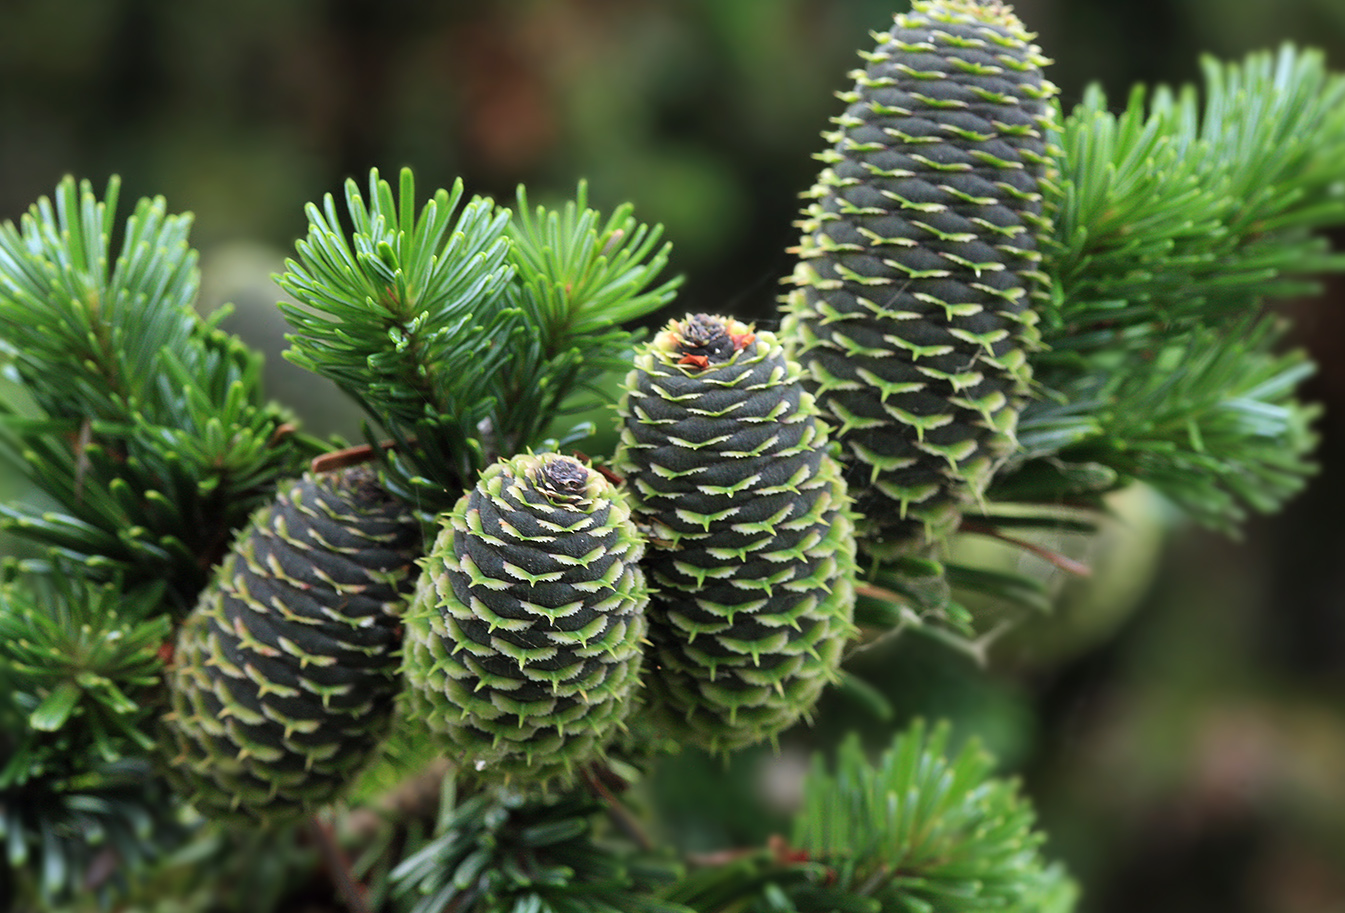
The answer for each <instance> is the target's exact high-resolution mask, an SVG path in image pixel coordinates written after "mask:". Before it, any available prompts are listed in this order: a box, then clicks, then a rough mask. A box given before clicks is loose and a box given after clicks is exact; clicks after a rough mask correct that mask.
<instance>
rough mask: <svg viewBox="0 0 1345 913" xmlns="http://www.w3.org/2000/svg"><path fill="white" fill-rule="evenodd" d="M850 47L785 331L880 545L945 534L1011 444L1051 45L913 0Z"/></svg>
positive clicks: (1036, 293) (893, 546)
mask: <svg viewBox="0 0 1345 913" xmlns="http://www.w3.org/2000/svg"><path fill="white" fill-rule="evenodd" d="M913 7H914V8H913V10H912V12H911V13H909V14H904V15H899V16H897V17H896V25H895V26H893V28H892V30H891V31H890V32H889V33H886V34H883V35H881V36H879V43H878V47H877V49H876V50H875V51H874V52H873V53H871V54H864V55H862V56H863V57H864V58H865V60H867V61H868V66H867V67H866V68H865V69H864V70H857V71H855V73H854V74H853V75H854V76H855V77H856V79H857V83H856V86H855V88H854V90H853V91H851V92H847V93H843V94H842V95H841V98H842V99H843V100H845V101H846V102H848V103H849V107H848V108H847V110H846V112H845V114H844V115H843V116H841V117H840V118H838V119H836V121H835V123H836V124H837V125H838V127H839V129H838V130H836V131H835V132H833V133H829V134H826V139H827V140H828V141H829V142H832V143H834V146H833V148H832V149H830V150H829V151H827V152H826V153H824V154H822V155H821V156H820V157H819V158H820V159H821V160H822V161H823V162H824V163H825V164H826V167H825V169H824V170H823V171H822V173H821V175H820V176H819V178H818V181H817V184H816V185H815V186H814V187H813V189H812V191H811V193H810V194H809V196H810V197H811V198H812V199H813V202H812V203H811V204H809V206H808V207H807V209H806V211H805V213H804V218H803V220H802V221H801V222H800V223H799V226H800V227H801V228H802V229H803V232H804V234H803V239H802V242H801V243H800V246H799V249H798V254H799V257H800V260H799V263H798V267H797V269H796V271H795V274H794V277H793V281H794V282H795V284H796V285H797V288H796V289H795V290H794V291H793V292H792V293H791V294H790V295H789V296H788V298H787V299H786V304H785V307H786V310H787V312H788V317H787V318H786V321H785V326H784V329H783V330H782V334H781V335H782V336H785V337H786V338H787V339H788V340H789V344H790V345H791V347H792V353H793V354H795V355H796V357H798V359H799V360H800V361H801V362H802V363H803V365H804V367H805V368H806V369H807V371H808V373H809V387H810V389H812V390H813V391H814V392H815V394H816V395H817V397H818V401H819V404H820V406H821V408H822V411H823V414H824V415H826V416H827V417H828V418H829V419H834V420H835V423H836V424H837V425H838V427H839V431H838V432H837V434H838V437H839V439H840V440H841V442H842V444H843V447H844V455H843V459H844V461H845V463H846V465H847V471H846V478H847V480H848V481H849V482H850V488H851V492H852V493H853V495H854V497H855V499H856V507H857V509H858V510H859V511H860V513H861V514H863V517H864V519H862V520H861V523H860V533H861V536H862V537H863V538H864V539H867V540H871V541H869V542H866V543H865V547H866V548H869V549H871V550H873V551H874V552H875V553H877V554H897V553H901V552H903V551H907V550H910V549H912V548H915V547H918V546H919V545H920V544H921V543H923V542H925V541H929V540H936V539H939V538H942V537H944V536H946V535H947V534H948V533H950V532H951V531H952V530H953V529H954V528H955V527H956V525H957V522H958V519H959V517H960V512H961V510H962V509H963V507H964V506H966V505H967V504H968V502H971V501H974V500H976V499H978V498H979V497H980V495H981V493H982V492H983V491H984V489H985V486H986V485H987V483H988V482H989V479H990V476H991V474H992V473H993V471H994V468H995V467H996V465H997V464H998V463H999V462H1000V461H1001V460H1002V458H1003V457H1004V456H1005V455H1006V454H1007V453H1008V452H1009V450H1010V449H1011V448H1012V446H1013V441H1014V430H1015V427H1016V424H1017V417H1018V412H1019V409H1020V408H1021V407H1022V404H1023V402H1024V400H1025V397H1026V394H1027V388H1028V382H1029V380H1030V369H1029V367H1028V364H1027V360H1026V353H1027V351H1029V350H1031V349H1032V348H1033V347H1034V346H1035V345H1036V343H1037V341H1038V335H1037V331H1036V329H1035V322H1036V319H1037V318H1036V314H1035V311H1034V310H1033V302H1034V301H1035V300H1036V299H1039V298H1041V297H1042V296H1044V295H1045V293H1046V291H1045V290H1046V277H1045V275H1044V274H1043V273H1042V272H1041V270H1040V268H1039V263H1040V259H1041V254H1040V253H1039V251H1038V249H1037V239H1038V237H1040V235H1041V234H1042V233H1043V232H1044V231H1045V229H1046V227H1047V220H1046V219H1045V218H1044V217H1043V214H1042V192H1041V187H1040V181H1041V179H1042V177H1043V173H1044V170H1045V167H1046V165H1047V161H1048V159H1047V147H1046V139H1045V134H1046V130H1047V129H1048V127H1049V126H1050V117H1051V114H1050V110H1049V107H1048V104H1047V101H1048V99H1049V98H1050V97H1051V96H1052V95H1053V94H1054V93H1055V87H1054V86H1052V85H1051V84H1050V83H1049V82H1047V81H1046V80H1045V79H1044V78H1043V76H1042V70H1041V68H1042V66H1043V65H1045V64H1046V63H1047V62H1048V61H1047V60H1046V59H1045V58H1043V57H1042V55H1041V53H1040V51H1039V50H1038V48H1037V47H1036V46H1035V45H1033V44H1031V43H1030V42H1031V39H1032V37H1033V36H1032V35H1030V34H1029V33H1027V32H1026V31H1024V29H1023V26H1022V24H1021V23H1020V22H1019V21H1018V19H1017V17H1016V16H1014V14H1013V13H1012V11H1011V10H1010V8H1009V7H1007V6H1004V5H1003V4H1001V3H999V2H998V0H982V2H978V0H915V2H914V3H913Z"/></svg>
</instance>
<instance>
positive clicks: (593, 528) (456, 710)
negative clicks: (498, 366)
mask: <svg viewBox="0 0 1345 913" xmlns="http://www.w3.org/2000/svg"><path fill="white" fill-rule="evenodd" d="M440 523H441V527H440V533H439V536H438V538H437V540H436V541H435V544H434V546H433V548H432V549H431V550H430V553H429V554H428V555H427V556H426V557H425V559H424V561H423V562H422V563H423V572H422V574H421V577H420V582H419V584H418V586H417V589H416V595H415V598H414V599H413V601H412V608H411V610H410V611H409V612H408V614H407V638H406V650H405V657H404V661H403V662H404V669H405V672H406V677H407V680H408V682H409V683H410V686H411V687H410V688H409V692H410V693H409V694H408V710H409V711H410V712H412V713H415V714H417V715H419V716H420V717H421V718H422V719H424V721H425V723H426V724H427V725H428V726H429V727H430V729H431V730H433V731H434V732H436V733H437V734H438V735H439V736H440V737H441V738H442V739H443V741H444V743H445V747H446V748H447V749H448V750H449V752H450V757H452V758H454V759H455V760H456V761H457V762H458V763H459V764H460V766H461V769H462V771H463V772H464V773H465V774H467V775H468V776H475V777H476V778H477V779H479V780H483V781H495V782H500V781H504V782H507V783H508V784H509V785H510V786H512V787H516V788H518V789H522V790H539V791H540V790H545V789H547V788H549V787H551V786H564V785H565V784H567V783H569V782H571V781H572V780H573V779H574V777H575V775H576V774H577V773H578V772H579V770H580V769H581V767H582V765H583V764H585V763H587V762H589V761H592V760H595V759H596V758H598V757H600V755H601V752H602V750H603V748H604V747H605V746H606V744H607V743H608V742H609V741H610V740H611V739H612V738H613V737H614V736H615V735H616V734H617V732H618V731H619V729H620V726H621V725H622V721H623V720H624V718H625V717H626V715H627V713H628V712H629V711H630V709H631V705H632V702H633V699H634V694H635V691H636V688H637V685H638V683H639V675H640V666H641V661H642V644H643V641H644V637H645V614H644V610H645V604H646V603H647V602H648V592H647V589H646V586H645V577H644V573H643V571H642V570H641V569H640V566H639V563H638V562H639V560H640V558H641V556H642V555H643V554H644V549H645V545H644V540H643V538H642V537H641V535H640V533H639V531H638V530H637V529H636V527H635V524H634V523H633V522H632V520H631V514H630V508H629V506H628V504H627V503H626V499H625V497H624V495H623V494H622V493H621V492H620V491H618V490H617V489H616V488H615V486H613V485H612V483H611V482H609V481H608V480H607V479H605V478H604V477H603V476H602V474H600V473H599V472H597V471H595V470H594V469H592V468H591V467H589V466H588V465H586V464H585V463H583V462H581V461H579V460H577V459H575V458H573V457H568V456H562V455H558V454H553V453H547V454H536V455H534V454H523V455H520V456H516V457H514V458H513V459H511V460H502V461H499V462H497V463H495V464H494V465H492V466H490V467H489V468H487V469H486V470H485V472H483V473H482V475H481V478H480V480H479V481H478V483H477V484H476V486H475V487H474V488H473V489H472V490H471V491H469V492H468V493H466V494H465V495H464V496H463V497H462V498H461V499H460V500H459V501H458V503H457V505H456V506H455V507H454V509H453V510H452V511H450V512H449V513H447V514H446V515H444V516H443V517H442V518H441V521H440Z"/></svg>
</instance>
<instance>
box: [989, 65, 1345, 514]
mask: <svg viewBox="0 0 1345 913" xmlns="http://www.w3.org/2000/svg"><path fill="white" fill-rule="evenodd" d="M1204 70H1205V87H1204V88H1205V92H1204V96H1205V97H1204V99H1203V101H1202V100H1201V98H1200V97H1199V96H1198V94H1197V92H1196V90H1195V88H1194V87H1191V86H1187V87H1184V88H1182V89H1181V90H1180V91H1178V92H1173V91H1170V90H1168V89H1166V88H1159V89H1158V90H1156V91H1155V92H1154V93H1153V94H1152V96H1151V97H1148V96H1146V94H1145V92H1144V91H1143V90H1142V88H1137V89H1136V90H1135V91H1134V92H1133V93H1132V94H1131V96H1130V99H1129V102H1128V104H1127V106H1126V109H1125V111H1124V112H1122V113H1121V114H1119V115H1118V114H1113V113H1111V112H1110V111H1109V110H1108V103H1107V99H1106V97H1105V96H1104V95H1103V94H1102V92H1101V91H1100V90H1098V89H1097V88H1093V89H1090V90H1089V91H1088V92H1087V93H1086V94H1085V96H1084V100H1083V102H1082V103H1081V104H1080V105H1079V106H1078V107H1077V108H1076V109H1075V110H1074V111H1073V112H1072V113H1071V114H1070V116H1069V117H1068V118H1067V119H1066V121H1065V124H1064V128H1063V130H1062V131H1061V133H1060V136H1059V140H1058V141H1059V145H1060V147H1061V150H1062V151H1061V155H1060V158H1059V162H1060V165H1059V167H1060V177H1061V180H1060V187H1059V192H1058V196H1056V197H1054V198H1053V199H1052V200H1051V204H1052V208H1053V209H1054V210H1055V211H1056V213H1057V215H1056V219H1055V223H1054V231H1053V234H1052V235H1051V237H1050V238H1049V239H1048V242H1047V245H1046V250H1047V252H1048V258H1047V261H1046V262H1047V264H1048V267H1049V272H1050V273H1051V274H1052V277H1053V284H1054V288H1055V294H1054V296H1053V299H1052V302H1051V306H1050V307H1048V308H1045V309H1044V310H1043V312H1042V313H1043V321H1042V332H1043V337H1044V340H1045V342H1046V343H1047V347H1046V348H1044V349H1043V350H1042V351H1039V352H1037V353H1034V354H1033V356H1032V359H1031V360H1032V364H1033V370H1034V373H1035V377H1036V379H1037V380H1038V381H1039V382H1040V383H1041V385H1042V388H1043V394H1044V395H1043V398H1042V400H1041V401H1040V402H1037V403H1034V404H1032V405H1031V406H1030V407H1029V408H1028V409H1027V410H1026V411H1025V413H1024V415H1023V418H1022V421H1021V423H1020V435H1019V437H1020V442H1021V444H1022V447H1023V450H1022V452H1021V453H1020V454H1018V455H1017V456H1016V458H1015V460H1014V466H1013V467H1012V470H1011V471H1009V472H1006V473H1005V474H1004V475H1003V476H1002V477H1001V478H1000V479H999V480H997V483H996V486H995V489H994V491H993V492H992V495H993V496H994V497H997V498H1004V499H1007V498H1038V499H1050V498H1060V497H1070V498H1075V499H1079V498H1081V497H1084V498H1086V497H1095V496H1096V495H1097V493H1099V492H1103V491H1106V490H1110V489H1112V488H1115V487H1119V486H1121V485H1125V484H1127V483H1129V482H1131V481H1133V480H1136V479H1139V480H1142V481H1145V482H1148V483H1149V484H1152V485H1154V486H1155V487H1156V488H1158V489H1159V490H1161V491H1162V492H1163V493H1164V494H1165V495H1166V496H1167V497H1169V498H1170V499H1172V500H1173V501H1175V502H1176V503H1177V504H1179V505H1181V506H1182V507H1183V508H1185V509H1186V510H1188V511H1189V512H1190V513H1191V514H1192V515H1193V516H1194V517H1195V518H1196V519H1198V520H1200V521H1201V522H1203V523H1205V524H1207V525H1210V526H1213V527H1216V528H1219V529H1223V530H1226V531H1230V532H1231V531H1235V530H1236V529H1237V527H1238V525H1239V524H1240V523H1241V521H1242V520H1243V519H1244V517H1245V514H1246V511H1247V508H1252V509H1255V510H1259V511H1270V510H1274V509H1276V508H1277V507H1278V506H1279V505H1280V504H1282V503H1283V502H1284V501H1285V499H1287V498H1288V497H1289V496H1291V495H1292V494H1293V493H1295V492H1296V491H1298V490H1299V489H1300V488H1301V487H1302V486H1303V482H1304V479H1305V477H1306V476H1307V475H1308V474H1309V473H1310V472H1311V471H1312V465H1311V463H1310V462H1309V461H1308V460H1307V458H1306V457H1307V454H1308V452H1309V451H1310V449H1311V447H1312V444H1313V440H1314V438H1313V435H1311V434H1310V433H1309V432H1308V430H1307V426H1308V423H1309V421H1310V419H1311V417H1312V415H1313V410H1312V409H1311V408H1308V407H1305V406H1303V405H1302V404H1301V403H1299V402H1298V401H1297V399H1296V393H1295V391H1296V388H1297V386H1298V384H1299V383H1300V382H1301V381H1302V380H1303V378H1305V377H1306V376H1307V375H1308V374H1309V373H1311V370H1312V368H1311V365H1310V364H1308V363H1307V362H1306V361H1304V360H1303V358H1302V357H1301V356H1298V355H1284V354H1277V353H1276V345H1275V343H1276V340H1277V339H1278V338H1279V336H1280V335H1281V334H1280V332H1279V331H1278V330H1277V329H1275V327H1274V324H1273V323H1271V322H1268V321H1264V320H1258V319H1257V314H1258V313H1259V310H1260V308H1261V300H1262V299H1263V298H1264V297H1266V296H1283V295H1291V294H1302V293H1305V292H1310V291H1313V290H1314V286H1313V284H1312V283H1311V282H1309V281H1306V280H1305V278H1304V277H1306V276H1308V275H1310V274H1312V273H1314V272H1320V271H1323V270H1340V269H1342V268H1345V258H1342V257H1340V256H1339V255H1332V254H1331V253H1329V250H1328V245H1327V242H1326V240H1325V239H1324V238H1322V237H1320V235H1318V234H1316V232H1317V230H1318V229H1321V228H1323V227H1327V226H1331V225H1340V224H1345V183H1343V182H1345V77H1341V76H1340V75H1337V74H1330V73H1328V72H1327V70H1326V68H1325V64H1324V62H1323V60H1322V57H1321V55H1320V54H1319V53H1317V52H1313V51H1299V50H1296V49H1294V48H1293V47H1291V46H1285V47H1284V48H1282V49H1281V50H1280V52H1279V53H1278V54H1274V55H1272V54H1268V53H1258V54H1252V55H1250V56H1248V57H1247V58H1246V59H1245V60H1243V61H1242V62H1240V63H1230V64H1220V63H1216V62H1215V61H1213V60H1211V59H1206V60H1205V64H1204Z"/></svg>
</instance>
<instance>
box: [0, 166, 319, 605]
mask: <svg viewBox="0 0 1345 913" xmlns="http://www.w3.org/2000/svg"><path fill="white" fill-rule="evenodd" d="M116 196H117V183H116V180H115V179H113V181H112V182H111V183H110V185H109V190H108V198H107V199H106V200H104V201H99V200H97V199H96V198H95V197H94V195H93V192H92V190H91V189H90V187H89V186H88V184H87V182H86V183H84V184H82V185H80V186H79V188H78V189H77V188H76V185H75V182H74V179H73V178H67V179H66V180H65V181H64V182H62V184H61V185H60V186H59V187H58V188H57V193H56V202H55V204H54V205H53V204H52V203H51V202H49V201H48V200H46V199H45V198H44V199H42V200H40V201H39V202H38V203H37V204H36V205H35V206H34V207H33V208H32V209H31V210H30V212H29V214H28V215H27V216H25V217H24V219H23V220H22V225H21V228H20V229H16V228H15V227H14V226H13V225H12V224H9V223H6V224H5V225H0V355H3V357H4V358H5V359H6V360H7V361H8V365H9V370H10V372H11V376H12V377H14V378H15V379H16V380H17V381H18V382H19V383H20V384H21V385H22V387H23V389H24V391H25V393H26V394H27V395H28V398H29V399H30V400H31V401H32V403H33V404H35V409H36V414H34V413H32V412H27V413H25V414H20V413H19V412H18V411H17V410H16V409H15V408H13V407H11V406H10V405H8V404H0V464H4V465H6V466H7V468H10V469H11V470H13V471H14V472H16V473H17V474H19V475H21V476H23V477H26V478H27V479H28V480H29V481H30V482H31V483H32V484H33V485H34V486H35V487H36V488H38V489H39V490H40V491H42V492H43V493H44V494H45V495H46V496H47V497H48V498H50V499H51V500H52V501H54V502H55V504H56V506H57V509H56V510H52V511H45V512H40V511H36V510H33V509H29V508H23V507H15V506H0V525H3V527H4V528H6V529H9V530H11V531H14V532H17V533H19V534H21V535H25V536H27V537H29V538H31V539H34V540H36V541H37V542H38V543H39V544H41V545H44V546H45V547H46V548H47V550H48V552H49V553H50V554H51V555H53V556H65V557H69V558H71V559H73V560H76V561H78V562H80V563H81V564H83V566H84V568H85V570H86V572H87V573H91V574H93V575H96V576H99V577H100V578H102V579H109V578H110V577H111V576H112V575H115V574H120V575H123V576H124V578H125V580H126V583H127V585H133V584H135V583H137V582H143V581H149V580H156V579H166V580H168V581H169V583H170V585H169V588H168V591H167V593H166V598H167V599H168V601H169V604H170V605H172V606H174V607H176V608H178V609H179V610H185V607H186V606H188V605H190V604H191V602H192V601H193V600H194V598H195V594H196V592H197V591H198V590H199V589H200V587H201V586H203V585H204V583H205V580H206V577H207V574H208V571H209V567H210V565H211V564H212V563H213V562H214V561H215V560H216V559H217V558H218V557H219V554H220V553H221V552H222V551H223V549H224V547H225V546H226V545H227V543H228V539H229V536H230V535H231V532H232V530H233V529H234V528H235V527H237V526H238V525H240V524H241V523H242V522H243V521H244V520H246V518H247V516H248V514H249V513H250V512H251V511H252V509H253V508H255V507H256V506H257V505H258V504H259V503H260V502H261V501H262V500H263V499H265V498H267V497H269V495H270V489H271V487H272V486H273V485H274V483H275V481H276V480H277V479H278V478H279V477H281V476H283V475H289V474H291V473H294V472H296V471H297V470H298V469H299V468H300V466H301V465H302V462H303V460H304V458H305V456H306V455H307V454H306V453H305V451H308V452H311V451H313V450H315V449H316V447H315V446H314V442H312V441H310V440H308V439H306V438H302V437H300V436H298V435H296V434H294V433H293V424H292V422H291V416H290V414H289V413H288V412H287V411H285V410H283V409H281V408H279V407H276V406H274V405H272V404H269V403H267V402H266V401H265V400H264V399H263V397H262V391H261V386H260V385H261V358H260V356H259V355H258V354H256V353H255V352H253V351H251V350H250V349H248V348H247V347H246V346H244V345H243V344H242V343H241V342H240V341H238V340H237V339H236V338H234V337H232V336H229V335H228V334H225V333H223V332H222V331H220V330H219V329H218V321H219V319H221V318H222V317H223V316H224V313H227V312H222V313H220V314H218V315H216V316H215V317H214V318H213V319H212V320H210V321H205V320H202V319H201V318H200V317H198V316H197V315H196V313H195V311H194V310H193V309H192V301H191V299H192V297H193V296H194V295H195V292H196V287H197V284H198V277H197V271H196V253H195V252H194V251H193V250H192V249H191V248H190V247H188V246H187V240H186V232H187V227H188V226H189V224H190V217H189V216H185V215H184V216H169V215H167V214H166V213H165V211H164V204H163V201H162V200H161V199H155V200H141V201H140V202H139V204H137V206H136V208H135V211H134V212H133V213H132V215H131V216H130V217H129V218H128V219H127V221H126V225H125V227H124V229H123V231H122V234H123V236H124V239H123V242H122V245H121V252H120V254H119V255H117V256H116V257H115V258H113V257H111V255H110V250H111V245H112V240H111V239H112V235H113V233H114V230H115V208H116Z"/></svg>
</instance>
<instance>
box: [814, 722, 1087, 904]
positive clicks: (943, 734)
mask: <svg viewBox="0 0 1345 913" xmlns="http://www.w3.org/2000/svg"><path fill="white" fill-rule="evenodd" d="M948 741H949V729H948V727H947V726H946V725H944V726H938V727H936V728H934V729H933V730H932V731H929V732H926V730H925V727H924V725H923V724H922V723H916V725H915V726H914V727H912V728H911V729H910V730H908V731H907V732H905V733H903V734H901V735H899V736H898V737H897V739H896V740H895V741H894V742H893V745H892V748H891V749H889V750H888V751H886V752H884V753H883V755H882V756H881V757H880V758H879V759H878V761H877V763H876V764H871V763H870V762H869V760H868V759H867V758H866V757H865V755H864V752H863V749H862V748H861V747H860V744H859V739H858V737H857V736H852V737H851V738H850V739H848V740H847V741H846V742H845V743H844V744H842V746H841V748H840V751H839V753H838V755H837V759H836V770H835V773H828V772H827V770H826V768H825V766H824V765H823V763H822V761H821V760H820V759H819V760H818V761H817V762H816V764H815V767H814V769H813V772H812V774H811V775H810V776H809V779H808V781H807V783H806V785H805V789H804V807H803V810H802V812H801V813H800V815H799V817H798V818H797V820H796V827H795V839H794V844H795V845H796V846H797V847H799V848H801V849H803V850H806V851H807V852H808V853H809V855H810V857H811V858H813V859H814V860H816V861H817V862H820V863H822V864H824V865H826V866H828V867H829V868H830V870H831V872H832V873H833V877H834V887H835V888H836V889H839V890H841V891H847V892H853V893H856V894H859V895H860V896H862V897H869V898H873V899H876V900H878V901H879V902H880V904H881V909H882V910H907V911H912V913H915V911H928V910H945V911H949V913H962V911H976V910H1012V911H1022V913H1028V911H1036V910H1039V909H1041V908H1042V906H1041V905H1042V904H1043V903H1044V902H1045V901H1046V900H1047V899H1050V898H1055V899H1056V900H1057V901H1058V900H1059V899H1060V895H1061V894H1062V893H1063V894H1065V895H1066V897H1065V899H1066V900H1068V895H1069V894H1070V893H1071V889H1070V888H1069V887H1068V886H1066V885H1062V881H1063V880H1064V878H1063V874H1062V873H1061V872H1060V871H1059V870H1058V869H1054V868H1052V867H1050V866H1048V865H1047V863H1046V862H1045V860H1044V859H1043V858H1042V857H1041V855H1040V853H1039V847H1040V845H1041V842H1042V839H1043V838H1042V836H1041V835H1040V834H1039V833H1037V832H1035V831H1033V829H1032V827H1033V817H1034V816H1033V812H1032V808H1031V806H1030V805H1029V804H1028V803H1027V802H1026V801H1025V800H1024V799H1023V798H1022V797H1020V796H1019V795H1018V792H1017V789H1016V788H1015V786H1014V784H1013V783H1011V782H1009V781H1006V780H1000V779H996V778H994V777H993V776H992V772H993V770H994V762H993V760H992V759H991V758H990V757H989V756H988V755H986V754H985V753H984V752H982V751H980V750H978V749H976V748H975V747H974V746H967V747H965V748H963V749H962V750H961V751H959V752H958V753H956V754H955V755H952V756H951V757H949V756H946V755H945V752H946V750H947V748H948ZM1056 908H1062V909H1067V908H1068V906H1067V905H1064V904H1059V903H1057V904H1056Z"/></svg>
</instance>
